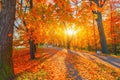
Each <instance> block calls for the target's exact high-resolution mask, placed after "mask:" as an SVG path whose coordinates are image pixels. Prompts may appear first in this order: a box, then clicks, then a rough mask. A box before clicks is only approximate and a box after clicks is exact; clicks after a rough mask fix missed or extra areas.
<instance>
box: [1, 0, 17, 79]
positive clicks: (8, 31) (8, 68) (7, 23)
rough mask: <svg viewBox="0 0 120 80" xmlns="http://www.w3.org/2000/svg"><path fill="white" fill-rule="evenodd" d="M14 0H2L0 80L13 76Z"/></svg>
mask: <svg viewBox="0 0 120 80" xmlns="http://www.w3.org/2000/svg"><path fill="white" fill-rule="evenodd" d="M15 6H16V0H2V7H1V12H0V80H12V79H13V77H14V70H13V62H12V40H13V26H14V20H15Z"/></svg>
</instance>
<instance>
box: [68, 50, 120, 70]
mask: <svg viewBox="0 0 120 80" xmlns="http://www.w3.org/2000/svg"><path fill="white" fill-rule="evenodd" d="M68 52H69V53H71V54H77V55H79V56H82V57H84V58H87V59H90V60H98V59H100V60H102V61H104V62H107V63H109V64H111V65H113V66H115V67H117V68H120V59H119V58H114V57H111V56H102V55H97V54H88V53H80V52H76V51H74V50H68Z"/></svg>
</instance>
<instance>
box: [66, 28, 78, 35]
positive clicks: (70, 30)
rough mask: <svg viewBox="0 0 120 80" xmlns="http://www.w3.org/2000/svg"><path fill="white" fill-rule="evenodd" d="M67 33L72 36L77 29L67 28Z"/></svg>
mask: <svg viewBox="0 0 120 80" xmlns="http://www.w3.org/2000/svg"><path fill="white" fill-rule="evenodd" d="M66 33H67V34H68V35H70V36H71V35H74V34H76V31H75V30H73V29H67V30H66Z"/></svg>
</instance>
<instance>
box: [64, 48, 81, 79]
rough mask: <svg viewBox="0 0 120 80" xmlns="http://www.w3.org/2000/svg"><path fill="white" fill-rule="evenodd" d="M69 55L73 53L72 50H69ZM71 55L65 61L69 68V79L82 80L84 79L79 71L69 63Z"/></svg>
mask: <svg viewBox="0 0 120 80" xmlns="http://www.w3.org/2000/svg"><path fill="white" fill-rule="evenodd" d="M67 52H68V53H71V50H67ZM68 56H69V55H67V56H66V60H65V65H66V68H67V71H68V72H67V78H68V79H70V80H71V79H72V80H82V77H81V76H80V75H79V72H78V70H77V69H76V68H75V67H74V66H73V64H71V63H70V62H68V61H67V58H68Z"/></svg>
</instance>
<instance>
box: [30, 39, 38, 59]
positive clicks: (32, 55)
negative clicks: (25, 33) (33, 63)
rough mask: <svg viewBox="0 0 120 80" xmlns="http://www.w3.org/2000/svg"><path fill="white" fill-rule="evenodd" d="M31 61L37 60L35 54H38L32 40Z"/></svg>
mask: <svg viewBox="0 0 120 80" xmlns="http://www.w3.org/2000/svg"><path fill="white" fill-rule="evenodd" d="M29 44H30V59H31V60H33V59H35V52H36V45H35V44H34V41H33V40H30V42H29Z"/></svg>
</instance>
